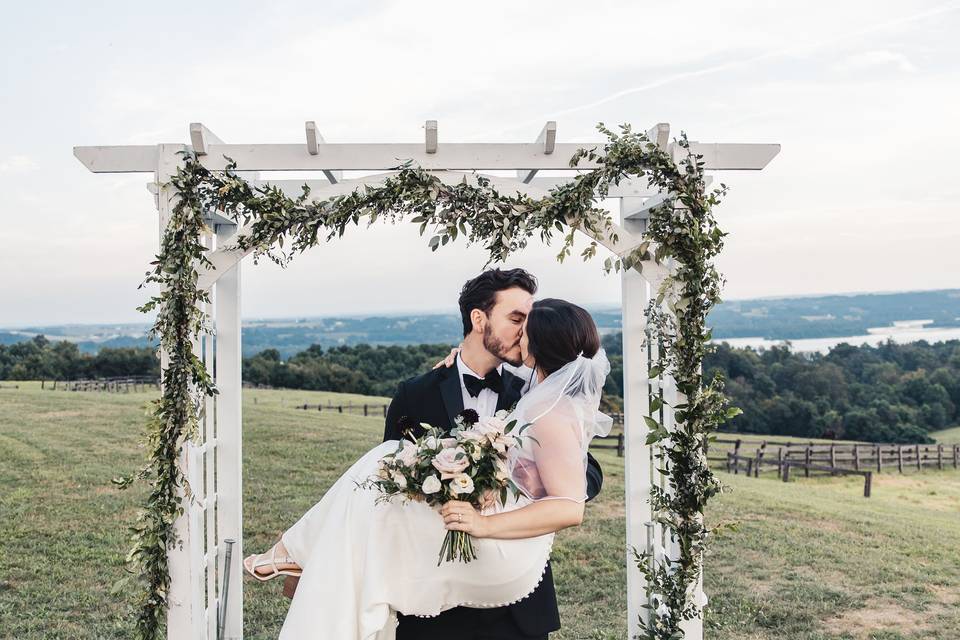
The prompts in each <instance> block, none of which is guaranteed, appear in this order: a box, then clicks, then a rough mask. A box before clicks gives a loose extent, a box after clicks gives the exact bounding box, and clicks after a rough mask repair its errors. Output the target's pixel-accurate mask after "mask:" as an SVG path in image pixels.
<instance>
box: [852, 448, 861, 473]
mask: <svg viewBox="0 0 960 640" xmlns="http://www.w3.org/2000/svg"><path fill="white" fill-rule="evenodd" d="M853 468H854V469H856V470H857V471H860V445H858V444H855V445H853Z"/></svg>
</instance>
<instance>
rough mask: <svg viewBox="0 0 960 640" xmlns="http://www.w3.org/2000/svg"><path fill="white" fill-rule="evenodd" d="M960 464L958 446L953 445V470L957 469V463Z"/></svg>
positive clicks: (959, 446)
mask: <svg viewBox="0 0 960 640" xmlns="http://www.w3.org/2000/svg"><path fill="white" fill-rule="evenodd" d="M958 462H960V444H955V445H953V468H954V469H956V468H957V463H958Z"/></svg>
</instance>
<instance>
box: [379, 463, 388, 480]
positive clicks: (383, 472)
mask: <svg viewBox="0 0 960 640" xmlns="http://www.w3.org/2000/svg"><path fill="white" fill-rule="evenodd" d="M377 476H378V477H380V478H383V479H384V480H389V479H390V469H388V468H387V463H386V462H384V461H383V460H380V461H379V462H378V463H377Z"/></svg>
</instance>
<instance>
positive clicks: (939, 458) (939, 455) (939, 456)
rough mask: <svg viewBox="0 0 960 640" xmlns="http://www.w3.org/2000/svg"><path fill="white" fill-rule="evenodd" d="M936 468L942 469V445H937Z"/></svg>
mask: <svg viewBox="0 0 960 640" xmlns="http://www.w3.org/2000/svg"><path fill="white" fill-rule="evenodd" d="M937 469H940V471H943V445H942V444H938V445H937Z"/></svg>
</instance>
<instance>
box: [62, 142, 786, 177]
mask: <svg viewBox="0 0 960 640" xmlns="http://www.w3.org/2000/svg"><path fill="white" fill-rule="evenodd" d="M602 144H603V143H602V142H597V143H595V144H590V143H576V144H574V143H557V144H556V147H555V149H554V152H553V153H551V154H549V155H547V154H545V153H543V145H541V144H537V143H445V144H444V145H443V149H440V148H439V146H438V147H437V151H436V152H435V153H427V152H426V148H425V145H423V144H405V143H395V144H366V143H348V144H342V143H328V144H324V145H319V148H318V151H317V155H315V156H311V155H309V154H305V153H303V145H302V144H224V145H216V144H210V145H208V148H207V155H205V156H201V158H200V161H201V162H202V164H203V165H204V166H205V167H207V168H208V169H211V170H222V169H223V168H224V167H225V166H226V164H227V160H226V159H224V157H223V156H224V155H227V156H229V157H231V158H233V159H234V160H235V161H236V162H237V164H238V166H240V167H242V168H244V170H247V171H322V170H323V169H331V170H335V169H340V170H350V171H353V170H356V171H389V170H391V169H395V168H396V167H397V166H399V164H400V163H401V162H402V161H404V160H412V161H413V162H415V163H417V164H419V165H420V166H421V167H423V168H424V169H429V170H445V169H446V170H449V169H459V170H474V169H476V170H487V169H497V170H499V169H504V170H517V169H528V170H532V169H541V170H543V169H559V170H567V171H569V170H571V169H570V166H569V161H570V158H571V157H572V156H573V154H574V153H576V151H577V150H578V149H581V148H587V149H592V148H599V147H601V146H602ZM691 148H692V150H693V151H694V152H695V153H703V154H704V158H703V159H704V162H705V163H706V165H705V168H706V169H707V170H732V169H739V170H759V169H763V168H764V167H765V166H766V165H767V163H769V162H770V160H771V159H773V157H774V156H776V155H777V153H778V152H779V150H780V145H778V144H705V143H697V144H694V145H692V147H691ZM74 155H75V156H76V157H77V158H78V159H79V160H80V161H81V162H83V163H84V165H85V166H86V167H87V168H88V169H90V170H91V171H93V172H94V173H125V172H135V171H143V172H148V171H153V170H154V169H155V167H156V163H155V155H156V149H155V148H154V147H149V146H147V147H142V146H135V147H75V148H74ZM596 166H597V165H596V163H595V162H590V161H588V160H586V159H584V160H583V161H582V162H581V164H580V165H578V168H579V169H593V168H596Z"/></svg>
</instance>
